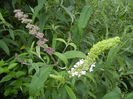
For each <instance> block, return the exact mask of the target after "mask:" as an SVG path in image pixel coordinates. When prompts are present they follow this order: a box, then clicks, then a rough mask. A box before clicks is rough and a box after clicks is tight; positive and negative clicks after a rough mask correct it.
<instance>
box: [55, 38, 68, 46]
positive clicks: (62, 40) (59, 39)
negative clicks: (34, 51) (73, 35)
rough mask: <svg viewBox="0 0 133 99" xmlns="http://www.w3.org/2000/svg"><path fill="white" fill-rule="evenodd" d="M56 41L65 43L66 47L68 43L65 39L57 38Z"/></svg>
mask: <svg viewBox="0 0 133 99" xmlns="http://www.w3.org/2000/svg"><path fill="white" fill-rule="evenodd" d="M55 40H57V41H60V42H63V43H64V44H65V45H67V42H66V41H65V40H64V39H62V38H57V39H55Z"/></svg>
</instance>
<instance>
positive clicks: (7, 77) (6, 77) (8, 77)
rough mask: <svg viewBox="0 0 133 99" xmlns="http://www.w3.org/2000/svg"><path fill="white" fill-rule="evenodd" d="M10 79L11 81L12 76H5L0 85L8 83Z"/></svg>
mask: <svg viewBox="0 0 133 99" xmlns="http://www.w3.org/2000/svg"><path fill="white" fill-rule="evenodd" d="M11 79H12V75H6V76H4V77H3V78H2V79H1V80H0V83H3V82H6V81H9V80H11Z"/></svg>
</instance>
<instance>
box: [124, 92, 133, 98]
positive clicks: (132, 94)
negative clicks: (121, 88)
mask: <svg viewBox="0 0 133 99" xmlns="http://www.w3.org/2000/svg"><path fill="white" fill-rule="evenodd" d="M124 99H133V92H131V93H128V94H127V96H126V97H125V98H124Z"/></svg>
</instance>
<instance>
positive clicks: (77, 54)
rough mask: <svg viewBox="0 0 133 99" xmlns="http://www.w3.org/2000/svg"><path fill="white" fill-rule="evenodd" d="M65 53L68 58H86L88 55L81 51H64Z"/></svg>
mask: <svg viewBox="0 0 133 99" xmlns="http://www.w3.org/2000/svg"><path fill="white" fill-rule="evenodd" d="M64 55H65V56H66V57H67V59H72V58H86V55H85V54H84V53H83V52H80V51H67V52H65V53H64Z"/></svg>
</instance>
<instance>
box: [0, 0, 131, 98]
mask: <svg viewBox="0 0 133 99" xmlns="http://www.w3.org/2000/svg"><path fill="white" fill-rule="evenodd" d="M14 9H21V10H22V11H23V12H24V13H27V14H28V15H29V16H30V18H32V20H33V23H34V24H36V25H38V26H39V27H40V32H43V33H44V34H45V37H46V38H47V39H48V40H49V42H48V43H47V44H48V45H49V46H50V47H52V48H53V49H55V52H54V53H53V54H52V55H48V54H47V53H46V52H45V51H43V50H42V49H41V48H40V47H38V46H37V45H36V41H37V39H36V38H35V37H34V36H32V35H30V34H29V33H28V30H27V29H26V28H25V24H22V23H21V22H20V21H18V20H17V19H16V18H15V17H14V13H13V10H14ZM132 12H133V1H132V0H0V52H1V53H0V97H1V98H2V99H18V98H19V99H28V98H29V99H112V98H113V99H133V13H132ZM115 36H119V37H120V38H121V43H120V44H119V45H118V46H116V47H113V48H111V49H110V50H109V51H106V52H103V53H102V55H100V56H99V58H98V59H97V62H96V67H95V68H94V71H93V72H87V74H86V75H85V76H81V77H79V78H78V77H72V78H70V77H69V75H68V73H67V71H68V70H69V69H70V68H72V67H73V65H74V64H75V63H76V62H77V61H78V60H79V59H81V58H85V57H86V54H87V53H88V51H89V49H90V48H91V47H92V46H93V45H94V44H95V43H97V42H98V41H101V40H103V39H108V38H112V37H115Z"/></svg>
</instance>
